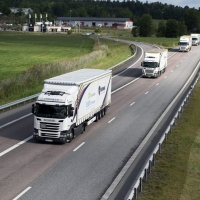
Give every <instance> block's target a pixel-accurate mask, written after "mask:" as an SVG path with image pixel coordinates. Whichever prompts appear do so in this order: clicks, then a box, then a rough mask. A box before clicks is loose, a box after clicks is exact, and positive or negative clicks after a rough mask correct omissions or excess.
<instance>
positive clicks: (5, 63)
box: [0, 33, 132, 105]
mask: <svg viewBox="0 0 200 200" xmlns="http://www.w3.org/2000/svg"><path fill="white" fill-rule="evenodd" d="M99 43H100V44H98V43H97V38H95V37H94V38H91V37H89V36H82V35H80V34H73V35H66V34H51V35H50V34H41V33H40V34H38V33H33V34H23V33H9V34H8V33H6V34H5V33H0V52H1V58H2V62H1V64H0V96H1V98H0V105H1V104H5V103H7V102H10V101H14V100H17V99H20V98H23V97H26V96H29V95H32V94H35V93H38V92H40V91H41V89H42V86H43V80H44V79H46V78H50V77H52V76H56V75H59V74H63V73H66V72H68V71H71V70H76V69H80V68H85V67H87V68H100V69H107V68H110V67H111V66H113V65H115V64H117V63H119V62H121V61H122V60H125V59H127V58H128V56H131V53H132V52H131V49H130V48H129V45H127V44H124V43H120V42H117V41H109V40H103V39H100V38H99Z"/></svg>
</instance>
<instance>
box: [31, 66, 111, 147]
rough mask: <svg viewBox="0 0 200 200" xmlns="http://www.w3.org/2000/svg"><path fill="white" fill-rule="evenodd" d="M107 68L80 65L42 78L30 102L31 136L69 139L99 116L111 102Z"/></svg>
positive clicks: (109, 79) (109, 78)
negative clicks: (51, 76) (70, 70)
mask: <svg viewBox="0 0 200 200" xmlns="http://www.w3.org/2000/svg"><path fill="white" fill-rule="evenodd" d="M111 72H112V71H111V70H100V69H99V70H98V69H81V70H77V71H74V72H70V73H67V74H63V75H60V76H56V77H53V78H50V79H47V80H45V81H44V88H43V90H42V93H41V94H40V95H39V96H38V99H37V101H36V104H33V105H32V113H33V114H34V131H33V138H34V139H35V140H38V141H45V142H61V143H66V142H70V141H71V140H72V139H73V138H74V137H75V136H77V135H79V134H81V133H83V131H84V130H85V127H86V126H88V125H90V124H91V123H92V122H94V121H98V120H99V119H101V118H102V117H103V116H104V115H105V113H106V111H107V109H108V107H109V105H110V103H111V83H112V73H111Z"/></svg>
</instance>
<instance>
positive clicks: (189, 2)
mask: <svg viewBox="0 0 200 200" xmlns="http://www.w3.org/2000/svg"><path fill="white" fill-rule="evenodd" d="M139 1H140V2H144V3H145V2H148V3H152V2H161V3H163V4H164V3H166V4H172V5H175V6H180V7H183V8H184V7H185V6H189V7H190V8H193V7H194V8H196V9H199V7H200V0H139Z"/></svg>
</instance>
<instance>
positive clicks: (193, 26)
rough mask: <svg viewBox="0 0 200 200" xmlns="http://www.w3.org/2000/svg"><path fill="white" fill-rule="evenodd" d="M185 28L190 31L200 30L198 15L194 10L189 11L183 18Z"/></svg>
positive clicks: (199, 14)
mask: <svg viewBox="0 0 200 200" xmlns="http://www.w3.org/2000/svg"><path fill="white" fill-rule="evenodd" d="M184 20H185V23H186V26H187V28H188V30H190V31H196V30H198V29H200V13H199V12H198V11H197V10H195V9H193V8H192V9H189V10H188V11H187V12H186V14H185V17H184Z"/></svg>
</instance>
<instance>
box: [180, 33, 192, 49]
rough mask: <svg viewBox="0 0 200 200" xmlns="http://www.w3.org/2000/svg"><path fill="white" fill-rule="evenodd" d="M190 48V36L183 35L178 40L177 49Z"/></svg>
mask: <svg viewBox="0 0 200 200" xmlns="http://www.w3.org/2000/svg"><path fill="white" fill-rule="evenodd" d="M191 48H192V36H191V35H183V36H181V37H180V41H179V51H190V50H191Z"/></svg>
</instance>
